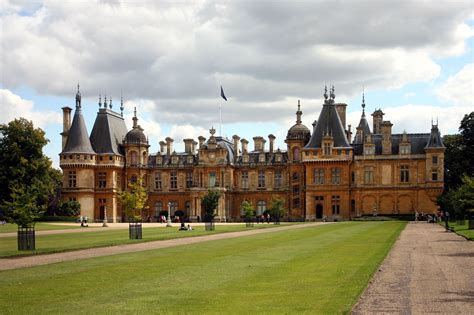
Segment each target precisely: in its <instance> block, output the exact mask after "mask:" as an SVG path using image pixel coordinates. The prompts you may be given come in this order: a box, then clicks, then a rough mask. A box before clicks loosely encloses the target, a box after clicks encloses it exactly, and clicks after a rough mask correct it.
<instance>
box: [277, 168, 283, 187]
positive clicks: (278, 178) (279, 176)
mask: <svg viewBox="0 0 474 315" xmlns="http://www.w3.org/2000/svg"><path fill="white" fill-rule="evenodd" d="M281 179H282V177H281V171H275V188H280V187H281Z"/></svg>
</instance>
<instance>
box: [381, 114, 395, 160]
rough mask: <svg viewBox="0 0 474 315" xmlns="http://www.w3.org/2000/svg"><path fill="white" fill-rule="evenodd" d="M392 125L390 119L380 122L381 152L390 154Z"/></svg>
mask: <svg viewBox="0 0 474 315" xmlns="http://www.w3.org/2000/svg"><path fill="white" fill-rule="evenodd" d="M392 126H393V124H392V123H391V122H390V121H384V122H382V125H381V129H382V130H381V131H382V154H392Z"/></svg>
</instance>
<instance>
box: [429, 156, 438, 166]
mask: <svg viewBox="0 0 474 315" xmlns="http://www.w3.org/2000/svg"><path fill="white" fill-rule="evenodd" d="M431 163H432V164H433V165H437V164H438V156H437V155H433V156H432V157H431Z"/></svg>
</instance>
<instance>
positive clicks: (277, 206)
mask: <svg viewBox="0 0 474 315" xmlns="http://www.w3.org/2000/svg"><path fill="white" fill-rule="evenodd" d="M283 204H284V202H283V200H281V199H277V198H273V199H272V203H271V205H270V215H271V216H272V217H273V218H275V221H277V222H279V221H280V218H281V217H282V216H284V215H285V208H284V207H283Z"/></svg>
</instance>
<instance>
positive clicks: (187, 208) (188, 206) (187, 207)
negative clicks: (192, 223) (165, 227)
mask: <svg viewBox="0 0 474 315" xmlns="http://www.w3.org/2000/svg"><path fill="white" fill-rule="evenodd" d="M184 210H185V211H186V215H187V216H188V217H189V216H190V215H191V201H189V200H188V201H186V202H185V203H184Z"/></svg>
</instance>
